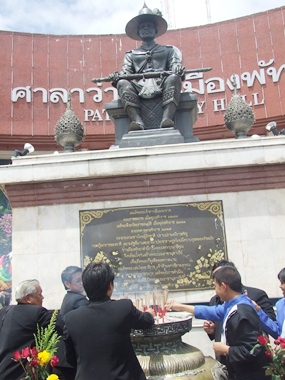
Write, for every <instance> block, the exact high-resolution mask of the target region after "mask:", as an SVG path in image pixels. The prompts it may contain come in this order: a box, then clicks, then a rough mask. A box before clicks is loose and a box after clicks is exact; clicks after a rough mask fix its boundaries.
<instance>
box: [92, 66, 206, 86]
mask: <svg viewBox="0 0 285 380" xmlns="http://www.w3.org/2000/svg"><path fill="white" fill-rule="evenodd" d="M210 70H212V67H201V68H198V69H189V70H185V72H184V73H185V74H189V73H201V72H205V71H210ZM171 74H174V72H173V71H149V72H146V73H138V74H119V75H118V77H117V78H116V79H114V78H112V77H111V76H108V77H105V78H93V79H92V82H94V83H97V82H111V81H114V80H116V81H118V80H120V79H127V80H133V79H137V80H138V79H144V78H145V79H147V78H160V77H164V76H167V75H171Z"/></svg>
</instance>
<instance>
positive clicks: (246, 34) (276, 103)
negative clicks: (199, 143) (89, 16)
mask: <svg viewBox="0 0 285 380" xmlns="http://www.w3.org/2000/svg"><path fill="white" fill-rule="evenodd" d="M284 19H285V7H280V8H276V9H272V10H269V11H267V12H262V13H257V14H253V15H250V16H246V17H242V18H238V19H234V20H229V21H224V22H219V23H215V24H209V25H203V26H198V27H191V28H184V29H178V30H169V31H167V32H166V33H165V34H164V35H163V36H161V37H159V38H158V39H157V42H158V43H161V44H168V45H174V46H176V47H178V48H179V49H180V50H181V52H182V54H183V64H184V66H185V67H186V69H193V68H201V67H204V68H205V67H211V68H212V70H211V71H208V72H204V73H198V72H196V73H190V74H187V75H186V78H185V81H184V82H183V88H182V91H183V92H184V91H191V92H193V93H195V94H197V95H198V120H197V122H196V124H195V126H194V134H195V136H196V137H198V138H199V139H200V140H212V139H223V138H229V137H234V136H233V134H232V133H231V132H230V131H228V130H227V129H226V127H225V126H224V118H223V116H224V112H225V109H226V107H227V105H228V104H229V102H230V100H231V97H232V95H233V88H234V87H233V74H235V76H236V81H237V89H238V93H239V94H240V95H241V96H243V98H244V100H245V101H246V102H247V103H248V104H249V105H251V106H252V109H253V111H254V114H255V123H254V126H253V128H252V129H251V131H250V133H249V134H253V133H257V134H260V135H264V134H266V131H265V128H264V127H265V125H266V124H267V123H268V122H269V121H273V120H274V121H276V122H277V127H278V129H282V128H283V127H284V126H285V116H284V109H285V86H284V83H285V74H284V73H283V71H284V69H285V59H284V56H285V43H284V42H285V41H284V39H285V37H284ZM0 43H1V52H2V54H1V61H0V72H1V79H2V80H1V88H0V99H1V100H0V102H1V111H0V112H1V126H0V159H9V158H10V157H11V152H12V151H13V150H14V149H20V148H21V147H22V144H23V143H25V142H27V141H29V142H30V143H32V144H33V145H34V146H35V149H36V152H37V154H39V153H48V152H49V153H51V152H54V151H56V150H58V151H60V150H62V148H61V147H60V146H59V145H58V144H57V142H56V141H55V139H54V127H55V125H56V122H57V121H58V120H59V118H60V117H61V115H62V114H63V113H64V111H65V109H66V102H67V93H68V90H70V91H71V97H72V108H73V110H74V112H75V114H76V115H77V116H78V118H79V119H80V121H81V122H82V124H83V126H84V130H85V139H84V141H83V142H82V143H81V145H80V147H79V148H78V150H98V149H108V148H109V147H110V146H111V145H112V144H114V140H115V139H114V125H113V123H112V121H111V120H110V118H109V116H108V114H107V113H106V111H105V108H104V104H105V103H107V102H110V101H112V100H113V99H116V98H117V96H118V95H117V91H116V89H115V88H114V87H112V85H111V83H110V82H102V83H93V82H92V78H94V77H96V78H98V77H99V78H100V77H107V76H108V75H109V74H110V73H112V72H114V71H115V70H120V67H121V64H122V61H123V57H124V54H125V52H126V51H128V50H130V49H133V48H135V47H136V44H139V42H135V41H133V40H131V39H130V38H129V37H128V36H126V35H96V36H95V35H84V36H80V35H76V36H74V35H41V34H29V33H18V32H17V33H16V32H6V31H1V32H0Z"/></svg>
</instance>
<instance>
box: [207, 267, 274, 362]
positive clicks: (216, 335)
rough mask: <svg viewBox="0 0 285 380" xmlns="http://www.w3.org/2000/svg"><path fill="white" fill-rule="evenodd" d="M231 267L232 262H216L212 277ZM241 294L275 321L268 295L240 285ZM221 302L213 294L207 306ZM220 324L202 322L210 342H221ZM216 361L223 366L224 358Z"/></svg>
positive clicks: (256, 289)
mask: <svg viewBox="0 0 285 380" xmlns="http://www.w3.org/2000/svg"><path fill="white" fill-rule="evenodd" d="M228 265H230V266H232V267H234V268H235V264H234V263H233V262H230V261H227V260H220V261H217V262H216V263H215V264H214V265H213V268H212V275H213V274H214V273H215V272H217V270H218V269H220V268H221V267H223V266H228ZM242 290H243V293H244V294H246V295H247V296H248V297H249V298H250V299H251V300H253V301H255V302H256V303H257V304H258V305H259V306H260V307H261V308H262V309H263V310H264V311H265V313H266V314H267V315H268V316H269V317H270V318H271V319H272V320H273V321H275V320H276V316H275V312H274V310H273V306H272V304H271V302H270V301H269V298H268V295H267V294H266V293H265V291H264V290H261V289H258V288H252V287H249V286H245V285H242ZM222 303H223V301H222V300H221V299H220V297H219V296H218V295H217V294H215V295H214V296H213V297H212V298H211V299H210V302H209V306H216V305H221V304H222ZM222 325H223V324H222V322H217V321H216V322H215V323H214V322H213V321H205V322H204V331H205V332H206V333H207V334H208V336H209V338H210V339H211V340H215V342H220V341H221V335H222V329H223V326H222ZM216 359H217V360H219V361H220V362H221V363H222V364H225V356H216Z"/></svg>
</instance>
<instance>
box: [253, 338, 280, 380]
mask: <svg viewBox="0 0 285 380" xmlns="http://www.w3.org/2000/svg"><path fill="white" fill-rule="evenodd" d="M274 345H275V346H273V347H272V345H271V343H270V340H269V338H268V337H267V336H264V335H260V336H259V337H258V343H257V344H256V345H255V346H254V347H253V349H252V350H251V352H252V351H253V350H254V349H255V347H259V346H263V347H265V350H266V351H265V354H266V356H267V357H268V359H269V365H268V366H266V367H265V368H266V371H265V374H266V375H272V379H276V380H277V379H278V380H285V338H281V337H278V339H275V340H274Z"/></svg>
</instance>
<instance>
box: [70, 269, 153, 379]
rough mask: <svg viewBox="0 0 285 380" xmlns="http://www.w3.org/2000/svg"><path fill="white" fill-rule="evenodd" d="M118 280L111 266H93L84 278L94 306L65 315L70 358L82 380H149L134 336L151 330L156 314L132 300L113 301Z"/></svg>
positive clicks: (88, 295)
mask: <svg viewBox="0 0 285 380" xmlns="http://www.w3.org/2000/svg"><path fill="white" fill-rule="evenodd" d="M114 278H115V275H114V272H113V270H112V269H111V268H110V266H109V265H108V264H105V263H90V264H89V265H88V266H87V267H86V268H85V270H84V271H83V275H82V280H83V286H84V289H85V291H86V294H87V297H88V298H89V301H90V303H89V305H88V306H87V307H81V308H79V309H77V310H73V311H70V312H69V313H67V314H66V315H65V331H64V341H65V348H66V357H67V360H68V362H69V363H70V364H72V365H74V366H77V372H76V379H78V380H93V379H95V378H96V379H102V380H103V379H104V380H105V379H108V380H145V379H146V377H145V375H144V373H143V370H142V368H141V366H140V364H139V361H138V359H137V357H136V354H135V352H134V349H133V347H132V343H131V338H130V333H131V329H146V328H150V327H151V326H152V325H153V323H154V319H153V315H154V311H153V310H152V309H148V310H147V311H146V312H141V311H139V310H138V309H136V307H135V306H134V305H133V303H132V301H131V300H129V299H120V300H117V301H115V300H111V299H110V297H111V296H112V293H113V289H114Z"/></svg>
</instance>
